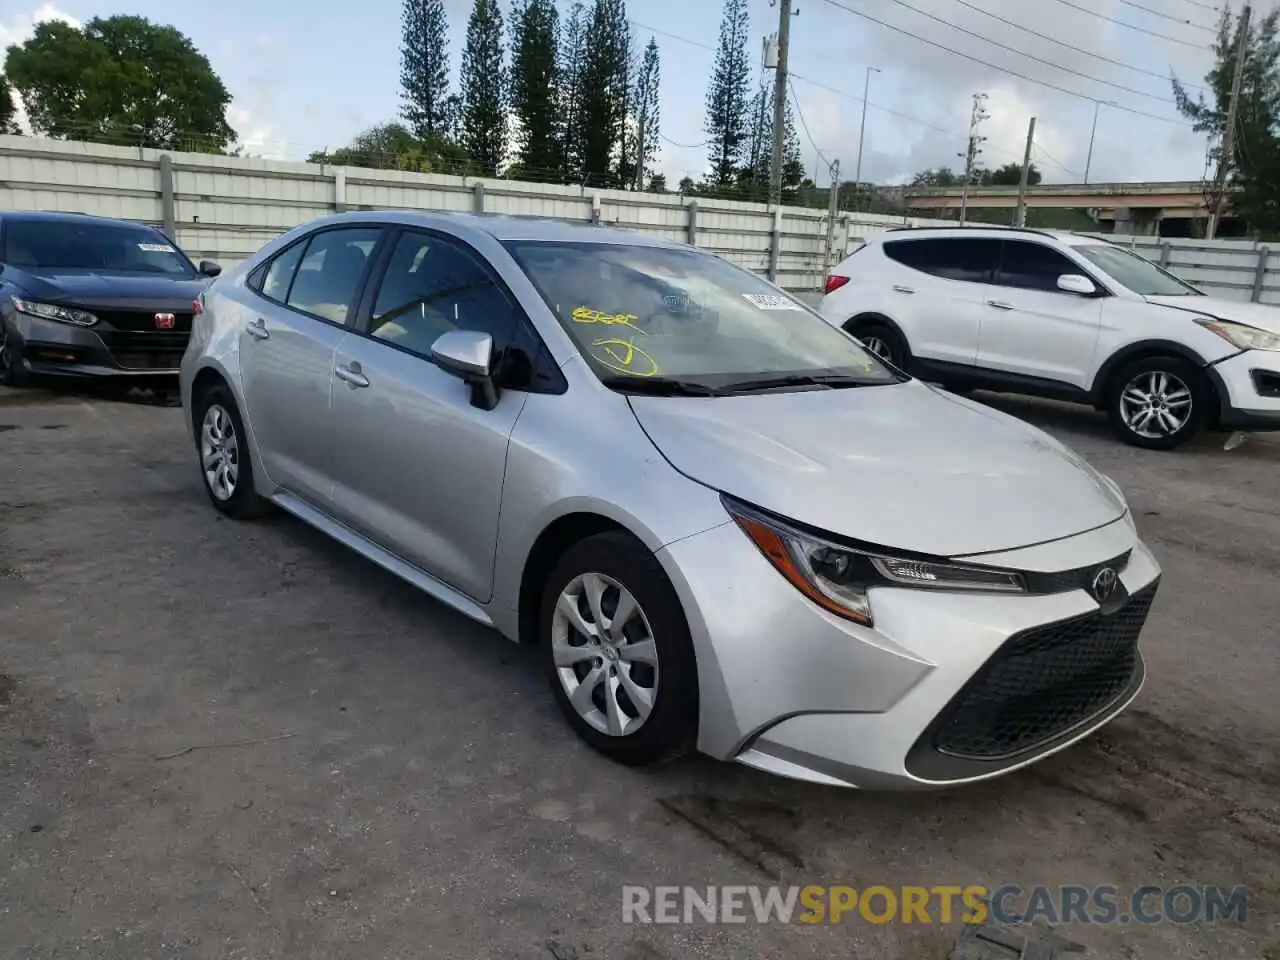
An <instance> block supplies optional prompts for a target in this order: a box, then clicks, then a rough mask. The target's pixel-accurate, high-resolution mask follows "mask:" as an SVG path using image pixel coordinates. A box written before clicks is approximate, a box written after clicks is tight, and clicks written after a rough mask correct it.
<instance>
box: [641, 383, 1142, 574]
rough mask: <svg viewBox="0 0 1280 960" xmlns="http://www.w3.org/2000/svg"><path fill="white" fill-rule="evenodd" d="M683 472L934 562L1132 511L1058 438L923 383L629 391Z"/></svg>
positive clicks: (1055, 534) (1037, 539) (1054, 535)
mask: <svg viewBox="0 0 1280 960" xmlns="http://www.w3.org/2000/svg"><path fill="white" fill-rule="evenodd" d="M629 400H630V402H631V406H632V409H633V410H634V411H635V415H636V417H637V418H638V419H639V421H640V424H641V426H643V427H644V429H645V432H646V433H648V435H649V437H650V438H651V439H652V440H653V442H654V444H655V445H656V446H657V447H658V449H659V450H661V451H662V453H663V455H664V456H666V457H667V459H668V460H669V461H670V462H671V463H672V465H673V466H675V468H676V469H677V470H679V471H681V472H682V473H684V474H686V475H687V476H689V477H691V478H693V479H694V480H697V481H699V482H701V483H704V484H706V485H707V486H710V487H713V488H715V489H717V490H720V491H723V492H725V493H728V494H730V495H731V496H734V497H738V498H741V499H742V500H745V501H748V502H749V503H751V504H754V505H755V506H757V507H762V508H764V509H766V510H769V511H772V512H774V513H777V514H779V515H781V516H783V517H787V518H790V519H792V520H796V521H799V522H801V523H804V524H808V525H809V526H812V527H817V528H819V529H821V530H827V531H830V532H832V533H835V534H842V535H844V536H846V537H851V538H854V539H857V540H860V541H863V542H866V543H871V544H876V545H879V546H883V547H890V548H896V549H899V550H906V551H913V552H918V553H927V554H932V555H934V556H963V555H966V554H975V553H984V552H989V551H995V550H1009V549H1014V548H1016V547H1022V546H1029V545H1031V544H1035V543H1043V542H1045V541H1049V540H1056V539H1059V538H1062V537H1067V536H1071V535H1072V534H1077V533H1082V532H1084V531H1086V530H1092V529H1094V528H1096V527H1100V526H1103V525H1105V524H1107V523H1111V522H1112V521H1114V520H1117V519H1119V518H1120V517H1122V516H1123V515H1124V513H1125V510H1126V509H1127V508H1126V506H1125V504H1124V502H1123V500H1122V499H1121V498H1120V497H1119V496H1118V495H1117V494H1116V493H1115V492H1114V491H1113V490H1112V489H1111V488H1110V487H1109V486H1108V485H1107V483H1106V481H1104V480H1103V479H1102V477H1101V475H1100V474H1098V472H1097V471H1095V470H1094V469H1093V468H1092V467H1090V466H1089V465H1088V464H1087V463H1086V462H1085V461H1084V460H1083V459H1082V458H1081V457H1080V456H1079V455H1077V454H1075V453H1073V452H1072V451H1071V450H1069V449H1067V448H1066V447H1065V446H1063V445H1062V444H1060V443H1059V442H1058V441H1056V440H1054V439H1053V438H1052V437H1050V436H1049V435H1048V434H1046V433H1044V432H1043V431H1041V430H1038V429H1036V428H1035V427H1032V426H1030V425H1029V424H1026V423H1024V422H1022V421H1020V420H1017V419H1015V418H1013V417H1010V416H1008V415H1006V414H1003V413H1000V412H998V411H995V410H992V409H990V408H987V407H984V406H982V405H980V404H977V403H974V402H973V401H970V400H965V399H963V398H961V397H957V396H954V395H953V394H949V393H946V392H944V391H942V390H939V389H935V388H933V387H930V386H927V385H925V384H923V383H920V382H919V381H910V382H908V383H902V384H896V385H892V386H875V387H858V388H853V389H841V390H806V391H797V392H791V393H767V394H751V395H745V396H739V397H715V398H693V397H646V396H631V397H630V398H629Z"/></svg>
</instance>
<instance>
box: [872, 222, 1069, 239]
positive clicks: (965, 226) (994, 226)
mask: <svg viewBox="0 0 1280 960" xmlns="http://www.w3.org/2000/svg"><path fill="white" fill-rule="evenodd" d="M921 230H1003V231H1005V232H1006V233H1034V234H1038V235H1040V236H1042V237H1052V236H1056V235H1058V234H1062V233H1071V231H1070V230H1037V229H1036V228H1035V227H1010V226H1006V225H1004V224H1001V223H957V224H956V225H955V226H954V227H939V226H936V225H931V226H928V227H911V226H906V227H889V229H887V230H885V231H883V232H884V233H906V232H909V233H917V232H919V231H921Z"/></svg>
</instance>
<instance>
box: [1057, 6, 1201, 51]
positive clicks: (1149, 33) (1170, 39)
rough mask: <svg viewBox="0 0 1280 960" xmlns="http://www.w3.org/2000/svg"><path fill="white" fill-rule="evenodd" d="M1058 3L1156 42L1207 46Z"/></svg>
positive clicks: (1087, 9)
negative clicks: (1163, 41)
mask: <svg viewBox="0 0 1280 960" xmlns="http://www.w3.org/2000/svg"><path fill="white" fill-rule="evenodd" d="M1058 3H1060V4H1062V5H1063V6H1064V7H1070V8H1071V9H1072V10H1079V11H1080V12H1081V13H1087V14H1088V15H1089V16H1091V17H1097V18H1098V19H1099V20H1105V21H1107V23H1114V24H1115V25H1116V26H1117V27H1124V28H1125V29H1126V30H1133V31H1135V32H1137V33H1145V34H1146V35H1147V36H1149V37H1155V38H1156V39H1158V40H1167V41H1168V42H1169V43H1180V44H1182V46H1184V47H1194V48H1195V49H1196V50H1207V49H1208V48H1209V45H1208V44H1207V43H1201V42H1198V41H1194V40H1181V39H1179V38H1178V37H1171V36H1169V35H1168V34H1167V33H1156V32H1155V31H1154V30H1148V29H1147V28H1146V27H1138V26H1134V25H1133V24H1132V23H1125V22H1124V21H1123V20H1117V19H1116V18H1115V17H1109V16H1107V15H1106V14H1105V13H1098V11H1096V10H1090V9H1089V8H1088V7H1082V6H1080V4H1078V3H1072V2H1071V0H1058Z"/></svg>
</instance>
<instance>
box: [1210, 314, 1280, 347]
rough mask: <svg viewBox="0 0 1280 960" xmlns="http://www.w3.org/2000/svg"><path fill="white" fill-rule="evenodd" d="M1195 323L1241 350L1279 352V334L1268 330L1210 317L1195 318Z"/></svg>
mask: <svg viewBox="0 0 1280 960" xmlns="http://www.w3.org/2000/svg"><path fill="white" fill-rule="evenodd" d="M1196 323H1198V324H1200V326H1202V327H1204V328H1205V329H1206V330H1208V331H1210V332H1211V333H1216V334H1217V335H1218V336H1220V337H1221V338H1222V339H1223V340H1225V341H1227V343H1229V344H1231V345H1232V346H1233V347H1237V348H1239V349H1241V350H1280V334H1275V333H1271V332H1270V331H1268V330H1259V329H1258V328H1257V327H1250V326H1246V325H1245V324H1243V323H1231V322H1229V321H1227V320H1215V319H1213V318H1212V317H1197V318H1196Z"/></svg>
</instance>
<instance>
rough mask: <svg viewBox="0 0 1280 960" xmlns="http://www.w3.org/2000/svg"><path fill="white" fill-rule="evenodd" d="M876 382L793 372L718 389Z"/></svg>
mask: <svg viewBox="0 0 1280 960" xmlns="http://www.w3.org/2000/svg"><path fill="white" fill-rule="evenodd" d="M876 383H879V381H877V380H864V379H862V378H861V377H851V376H849V375H848V374H845V373H794V374H785V375H781V376H777V377H761V378H760V379H759V380H737V381H734V382H732V383H726V384H724V385H723V386H721V387H720V390H721V391H722V392H724V393H755V392H757V391H761V390H777V389H781V388H786V387H828V388H830V389H833V390H838V389H840V388H842V387H867V386H873V385H875V384H876Z"/></svg>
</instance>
